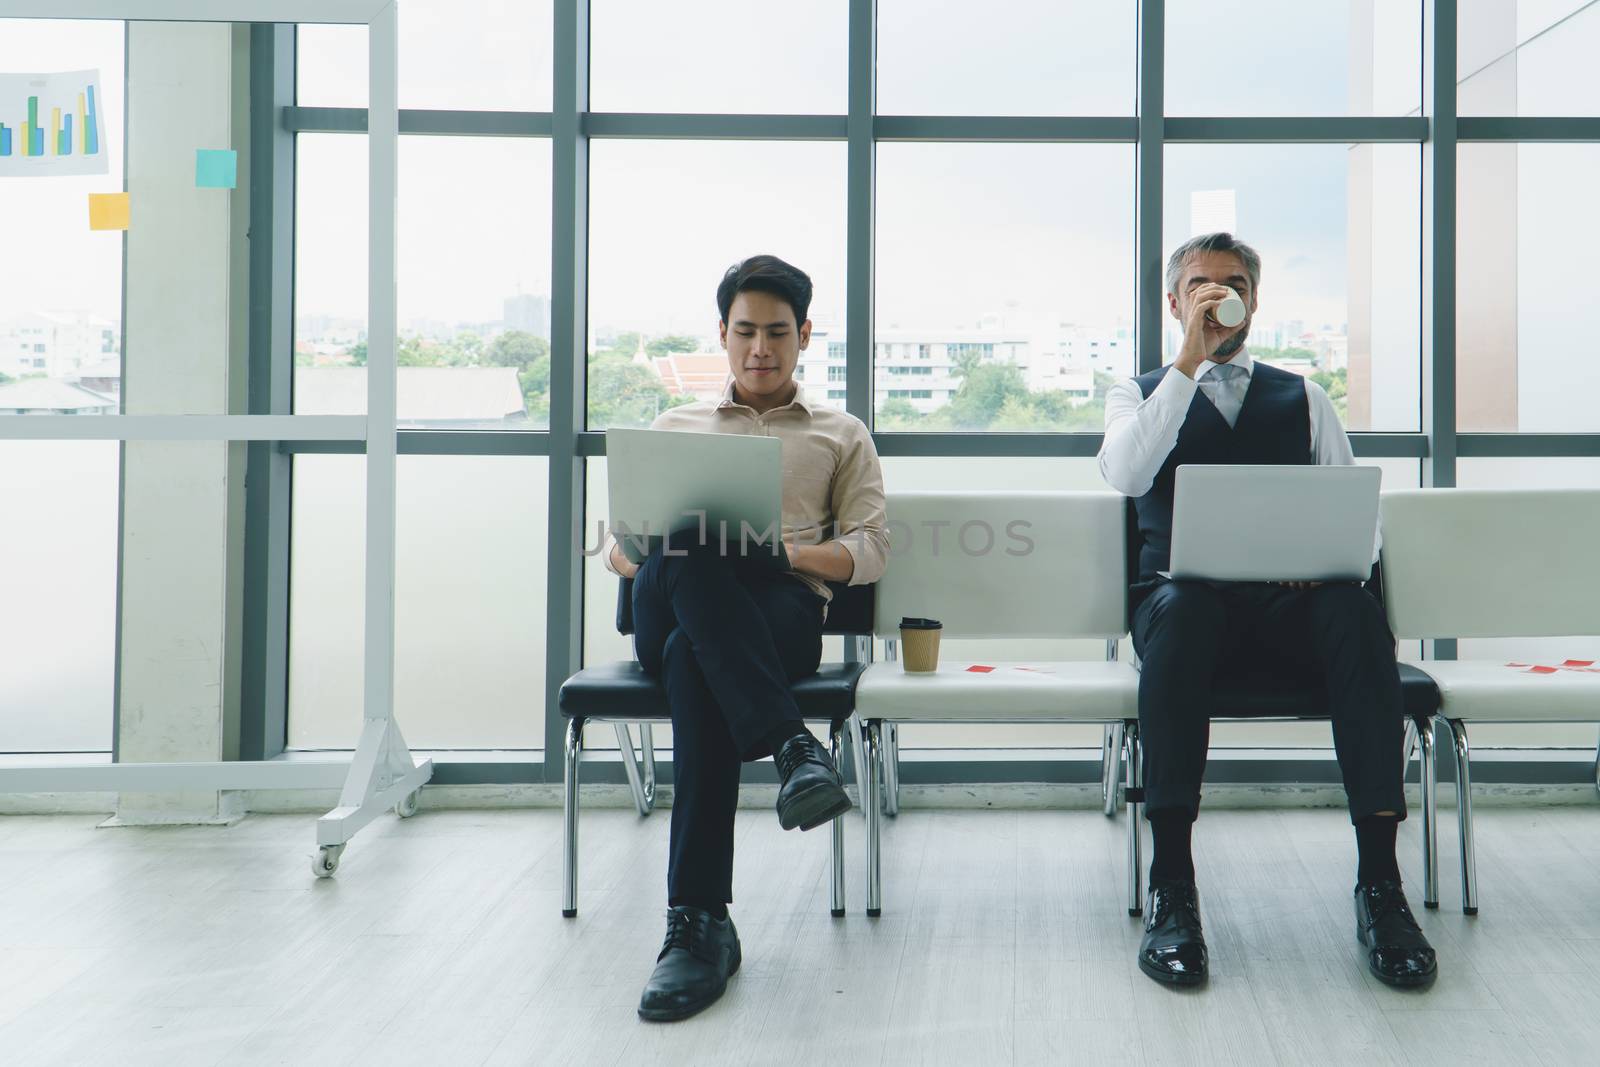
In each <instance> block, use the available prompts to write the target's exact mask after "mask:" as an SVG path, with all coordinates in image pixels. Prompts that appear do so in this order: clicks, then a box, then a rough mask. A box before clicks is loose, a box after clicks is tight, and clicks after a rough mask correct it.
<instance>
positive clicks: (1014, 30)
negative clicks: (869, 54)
mask: <svg viewBox="0 0 1600 1067" xmlns="http://www.w3.org/2000/svg"><path fill="white" fill-rule="evenodd" d="M1137 19H1138V4H1137V3H1135V2H1134V0H1107V2H1102V3H1098V4H1061V3H1053V2H1049V0H992V2H990V3H986V4H973V3H971V2H970V0H879V3H878V113H879V114H882V115H1131V114H1133V107H1134V96H1135V92H1136V89H1137V83H1138V22H1137Z"/></svg>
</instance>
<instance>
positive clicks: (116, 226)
mask: <svg viewBox="0 0 1600 1067" xmlns="http://www.w3.org/2000/svg"><path fill="white" fill-rule="evenodd" d="M127 228H128V194H127V193H90V194H89V229H91V230H126V229H127Z"/></svg>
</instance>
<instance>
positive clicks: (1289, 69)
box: [1166, 0, 1422, 115]
mask: <svg viewBox="0 0 1600 1067" xmlns="http://www.w3.org/2000/svg"><path fill="white" fill-rule="evenodd" d="M1166 43H1167V62H1166V112H1167V114H1168V115H1406V114H1411V113H1413V112H1415V111H1417V110H1418V108H1420V106H1421V103H1422V7H1421V4H1420V3H1418V2H1416V0H1382V2H1374V0H1320V2H1318V3H1298V4H1285V3H1282V2H1280V0H1167V42H1166ZM1219 56H1220V57H1224V58H1219Z"/></svg>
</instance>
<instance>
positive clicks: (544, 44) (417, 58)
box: [296, 0, 552, 111]
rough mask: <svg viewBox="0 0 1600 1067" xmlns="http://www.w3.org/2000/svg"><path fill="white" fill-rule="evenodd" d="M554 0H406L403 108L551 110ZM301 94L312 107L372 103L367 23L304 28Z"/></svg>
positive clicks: (299, 70) (402, 28) (299, 63)
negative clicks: (552, 14) (368, 69)
mask: <svg viewBox="0 0 1600 1067" xmlns="http://www.w3.org/2000/svg"><path fill="white" fill-rule="evenodd" d="M551 12H552V5H551V0H405V7H404V9H403V10H402V12H401V15H400V72H401V73H400V106H401V107H403V108H452V109H478V110H486V111H548V110H549V109H550V75H551V70H550V66H551V51H550V41H551V38H550V20H551V17H552V16H551ZM298 36H299V49H298V52H299V54H298V57H297V60H298V61H297V63H296V67H297V71H296V73H297V77H298V82H299V85H298V90H299V93H298V96H299V102H300V103H301V104H304V105H307V106H311V107H366V106H367V83H368V76H367V28H366V27H365V26H302V27H301V28H300V30H299V34H298Z"/></svg>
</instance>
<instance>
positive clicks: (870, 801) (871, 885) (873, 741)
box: [861, 722, 883, 917]
mask: <svg viewBox="0 0 1600 1067" xmlns="http://www.w3.org/2000/svg"><path fill="white" fill-rule="evenodd" d="M882 730H883V727H882V724H880V723H876V722H870V723H868V724H867V764H868V766H867V779H866V781H867V795H866V796H865V797H863V798H862V800H861V806H862V808H864V809H865V810H866V813H867V914H868V915H871V916H873V917H876V916H879V915H882V914H883V869H882V867H881V866H880V864H879V861H880V859H881V850H880V849H879V847H878V830H879V828H880V825H881V823H882V821H883V815H882V814H881V811H880V808H879V805H880V804H881V803H882V797H880V796H879V792H880V790H879V786H878V782H879V769H880V768H881V767H882V765H883V748H882V744H883V742H882Z"/></svg>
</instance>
